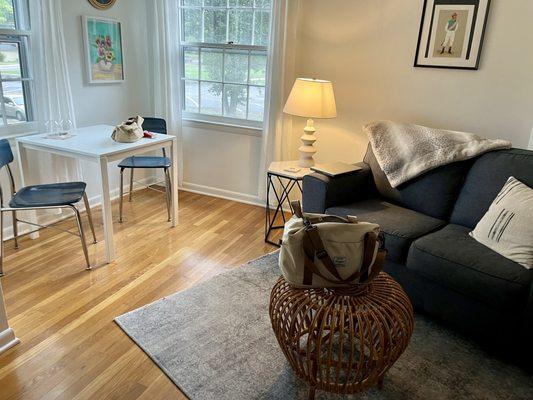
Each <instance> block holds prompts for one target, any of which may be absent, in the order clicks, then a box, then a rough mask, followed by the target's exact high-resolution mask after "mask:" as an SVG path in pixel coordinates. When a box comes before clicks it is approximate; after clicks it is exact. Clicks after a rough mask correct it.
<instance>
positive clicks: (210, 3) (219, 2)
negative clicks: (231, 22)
mask: <svg viewBox="0 0 533 400" xmlns="http://www.w3.org/2000/svg"><path fill="white" fill-rule="evenodd" d="M204 6H206V7H226V0H205V2H204Z"/></svg>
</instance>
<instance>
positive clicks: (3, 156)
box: [0, 139, 15, 207]
mask: <svg viewBox="0 0 533 400" xmlns="http://www.w3.org/2000/svg"><path fill="white" fill-rule="evenodd" d="M12 162H13V152H12V151H11V146H10V145H9V141H8V140H7V139H2V140H0V169H2V168H4V167H6V169H7V175H8V177H9V184H10V186H11V195H14V194H15V178H14V177H13V172H11V168H10V167H9V164H10V163H12ZM0 207H4V193H3V190H2V187H1V186H0Z"/></svg>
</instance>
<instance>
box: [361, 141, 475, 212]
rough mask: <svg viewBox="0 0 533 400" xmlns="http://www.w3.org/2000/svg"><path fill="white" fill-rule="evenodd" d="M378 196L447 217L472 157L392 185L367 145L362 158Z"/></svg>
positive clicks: (419, 210)
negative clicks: (368, 169)
mask: <svg viewBox="0 0 533 400" xmlns="http://www.w3.org/2000/svg"><path fill="white" fill-rule="evenodd" d="M364 161H365V163H367V164H368V165H369V166H370V168H371V170H372V175H373V177H374V182H375V185H376V188H377V190H378V191H379V193H380V195H381V196H382V197H384V198H386V199H388V200H390V201H392V202H393V203H396V204H399V205H401V206H404V207H407V208H410V209H412V210H415V211H418V212H421V213H423V214H426V215H429V216H431V217H434V218H438V219H444V220H448V219H449V218H450V214H451V213H452V210H453V206H454V204H455V201H456V200H457V196H459V191H460V190H461V187H462V186H463V183H464V180H465V178H466V175H467V172H468V170H469V169H470V166H471V165H472V163H473V161H472V160H467V161H461V162H456V163H452V164H448V165H444V166H442V167H438V168H435V169H433V170H431V171H428V172H426V173H425V174H423V175H420V176H419V177H416V178H414V179H411V180H410V181H408V182H405V183H403V184H402V185H400V186H398V187H397V188H393V187H392V186H391V185H390V183H389V181H388V179H387V177H386V175H385V173H384V172H383V170H382V169H381V167H380V166H379V164H378V162H377V160H376V157H375V156H374V153H373V152H372V148H371V147H370V146H369V147H368V149H367V152H366V155H365V159H364Z"/></svg>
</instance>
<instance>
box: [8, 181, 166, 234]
mask: <svg viewBox="0 0 533 400" xmlns="http://www.w3.org/2000/svg"><path fill="white" fill-rule="evenodd" d="M156 180H157V179H156V177H153V176H149V177H146V178H143V179H140V180H136V181H135V182H134V184H133V190H134V191H137V190H140V189H144V188H145V187H146V186H148V185H152V184H154V183H156ZM124 193H126V192H124ZM110 196H111V200H115V199H118V198H119V196H120V188H115V189H113V190H111V193H110ZM89 204H90V206H91V208H92V207H98V206H100V205H101V204H102V196H101V195H98V196H93V197H90V198H89ZM78 209H79V210H80V211H85V205H84V204H83V203H80V204H79V205H78ZM4 215H5V219H6V220H7V221H11V219H10V215H9V213H5V214H4ZM72 217H73V214H72V211H71V212H67V213H65V214H63V213H57V214H55V213H54V214H49V215H41V216H40V217H39V223H40V224H41V225H50V224H54V223H56V222H59V221H61V220H64V219H67V218H72ZM30 222H31V221H30ZM35 229H40V228H37V227H35V226H30V225H27V224H24V223H19V236H22V235H25V234H27V233H28V232H31V231H32V230H35ZM13 236H14V235H13V226H8V227H6V228H4V241H6V240H10V239H13Z"/></svg>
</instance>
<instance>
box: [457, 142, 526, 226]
mask: <svg viewBox="0 0 533 400" xmlns="http://www.w3.org/2000/svg"><path fill="white" fill-rule="evenodd" d="M510 176H514V177H515V178H516V179H518V180H519V181H521V182H522V183H524V184H526V185H527V186H529V187H533V151H528V150H519V149H510V150H499V151H491V152H490V153H486V154H483V155H482V156H480V157H479V158H477V159H476V161H475V163H474V165H472V168H471V169H470V171H469V172H468V175H467V177H466V181H465V184H464V186H463V188H462V189H461V193H460V194H459V197H458V199H457V202H456V203H455V207H454V209H453V213H452V215H451V219H450V222H451V223H453V224H458V225H464V226H468V227H469V228H474V227H475V226H476V224H477V223H478V222H479V220H480V219H481V218H482V217H483V215H485V213H486V212H487V210H488V209H489V207H490V205H491V203H492V201H493V200H494V199H495V198H496V196H497V195H498V192H499V191H500V190H501V188H502V186H503V185H504V184H505V182H506V181H507V179H509V177H510Z"/></svg>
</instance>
